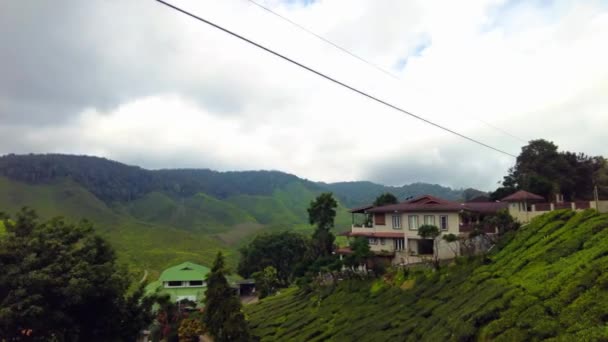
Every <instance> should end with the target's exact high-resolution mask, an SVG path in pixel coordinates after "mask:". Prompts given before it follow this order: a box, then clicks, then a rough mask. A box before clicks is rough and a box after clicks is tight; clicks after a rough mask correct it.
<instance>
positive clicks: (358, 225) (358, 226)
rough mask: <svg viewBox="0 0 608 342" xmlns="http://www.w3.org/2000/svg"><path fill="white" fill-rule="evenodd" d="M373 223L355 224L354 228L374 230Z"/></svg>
mask: <svg viewBox="0 0 608 342" xmlns="http://www.w3.org/2000/svg"><path fill="white" fill-rule="evenodd" d="M372 227H373V225H372V224H371V223H353V228H372Z"/></svg>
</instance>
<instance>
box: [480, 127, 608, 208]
mask: <svg viewBox="0 0 608 342" xmlns="http://www.w3.org/2000/svg"><path fill="white" fill-rule="evenodd" d="M604 162H605V160H604V158H602V157H591V156H587V155H585V154H584V153H573V152H567V151H566V152H559V151H558V147H557V145H555V144H554V143H552V142H550V141H546V140H543V139H538V140H532V141H530V142H529V143H528V145H526V146H524V147H523V148H522V151H521V153H520V154H519V156H518V157H517V160H516V163H515V166H514V167H512V168H511V169H509V173H508V174H507V175H506V176H505V177H504V179H503V181H502V186H501V187H500V188H498V189H497V190H496V191H495V192H494V193H492V195H491V198H492V199H494V200H500V199H501V198H503V197H505V196H507V195H510V194H511V193H513V192H515V191H517V190H520V189H523V190H527V191H530V192H533V193H536V194H539V195H541V196H543V197H545V198H546V199H548V200H550V199H552V198H553V197H554V195H555V194H558V193H559V194H562V195H564V198H565V199H566V200H575V199H591V198H592V194H593V187H594V183H595V184H598V183H597V181H594V180H597V173H598V170H600V169H601V168H602V166H603V165H604Z"/></svg>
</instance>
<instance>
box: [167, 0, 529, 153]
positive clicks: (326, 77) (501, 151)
mask: <svg viewBox="0 0 608 342" xmlns="http://www.w3.org/2000/svg"><path fill="white" fill-rule="evenodd" d="M156 1H157V2H160V3H161V4H163V5H165V6H167V7H170V8H172V9H174V10H176V11H178V12H181V13H183V14H185V15H187V16H189V17H191V18H194V19H196V20H199V21H201V22H203V23H205V24H207V25H210V26H213V27H215V28H216V29H218V30H220V31H223V32H225V33H228V34H229V35H231V36H233V37H236V38H238V39H240V40H242V41H244V42H247V43H249V44H251V45H253V46H255V47H257V48H260V49H262V50H264V51H266V52H268V53H270V54H272V55H275V56H276V57H279V58H281V59H283V60H285V61H287V62H290V63H292V64H295V65H297V66H299V67H300V68H302V69H305V70H307V71H310V72H312V73H313V74H315V75H317V76H320V77H322V78H324V79H326V80H328V81H331V82H333V83H335V84H338V85H340V86H342V87H344V88H346V89H349V90H351V91H353V92H355V93H357V94H359V95H363V96H365V97H367V98H369V99H371V100H374V101H376V102H379V103H381V104H383V105H385V106H387V107H390V108H392V109H394V110H397V111H399V112H401V113H403V114H406V115H409V116H411V117H413V118H416V119H418V120H420V121H423V122H426V123H427V124H429V125H432V126H435V127H437V128H439V129H442V130H444V131H446V132H449V133H452V134H454V135H457V136H459V137H461V138H463V139H466V140H469V141H471V142H473V143H476V144H478V145H481V146H484V147H486V148H489V149H491V150H494V151H496V152H499V153H502V154H505V155H507V156H510V157H513V158H517V156H515V155H513V154H511V153H508V152H505V151H503V150H501V149H498V148H496V147H493V146H490V145H488V144H486V143H483V142H481V141H479V140H476V139H474V138H471V137H468V136H466V135H464V134H461V133H458V132H456V131H453V130H451V129H449V128H447V127H444V126H441V125H439V124H436V123H434V122H432V121H430V120H427V119H425V118H423V117H421V116H418V115H416V114H413V113H411V112H408V111H407V110H404V109H401V108H399V107H397V106H395V105H392V104H390V103H388V102H386V101H384V100H381V99H379V98H377V97H375V96H373V95H370V94H368V93H366V92H364V91H361V90H359V89H357V88H354V87H352V86H349V85H348V84H346V83H343V82H341V81H338V80H336V79H334V78H332V77H330V76H327V75H325V74H323V73H321V72H319V71H317V70H315V69H312V68H310V67H308V66H306V65H304V64H302V63H299V62H297V61H295V60H293V59H291V58H289V57H286V56H284V55H282V54H280V53H278V52H275V51H273V50H271V49H269V48H267V47H265V46H263V45H260V44H258V43H256V42H254V41H252V40H250V39H248V38H245V37H243V36H241V35H239V34H238V33H235V32H232V31H230V30H228V29H226V28H224V27H222V26H220V25H217V24H215V23H213V22H211V21H209V20H206V19H203V18H201V17H199V16H197V15H195V14H193V13H190V12H188V11H186V10H184V9H181V8H179V7H177V6H174V5H172V4H170V3H168V2H165V1H163V0H156Z"/></svg>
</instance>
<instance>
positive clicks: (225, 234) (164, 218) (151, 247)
mask: <svg viewBox="0 0 608 342" xmlns="http://www.w3.org/2000/svg"><path fill="white" fill-rule="evenodd" d="M316 195H317V193H315V192H314V191H311V190H309V189H308V188H306V187H305V186H303V185H302V184H299V183H293V184H288V185H286V186H285V187H284V188H278V189H276V190H275V191H274V192H273V193H272V194H270V195H269V196H264V195H238V196H233V197H230V198H227V199H225V200H222V199H218V198H215V197H213V196H210V195H207V194H203V193H198V194H195V195H192V196H189V197H175V196H171V195H169V194H166V193H163V192H158V191H154V192H150V193H147V194H145V195H143V196H141V197H139V198H137V199H134V200H132V201H126V202H120V201H116V202H112V203H111V204H106V203H105V202H104V201H102V200H100V199H99V198H97V197H96V196H95V195H94V194H92V193H91V192H89V191H88V190H86V189H85V188H83V187H82V186H81V185H80V184H78V183H76V182H75V181H73V180H70V179H57V180H54V181H51V182H48V183H42V184H28V183H24V182H20V181H14V180H10V179H8V178H6V177H1V176H0V211H3V212H6V213H8V214H15V213H16V212H17V211H19V210H20V209H21V208H22V207H24V206H28V207H31V208H33V209H35V210H36V212H37V213H38V214H39V215H40V216H41V218H44V219H48V218H51V217H55V216H64V217H66V218H67V219H70V220H81V219H83V218H85V219H88V220H90V221H92V222H93V223H94V225H95V227H96V229H97V231H98V232H99V233H100V234H101V235H102V236H104V237H106V238H107V239H108V240H109V241H110V242H111V243H112V245H113V246H114V247H115V248H116V250H117V252H118V254H119V257H120V259H121V261H123V262H125V263H127V264H128V265H129V267H130V268H131V269H132V270H133V272H134V273H141V272H143V271H144V270H148V272H149V273H150V274H151V275H152V276H154V275H155V274H157V273H158V272H159V271H161V270H162V269H164V268H165V267H166V266H169V265H172V264H175V263H180V262H183V261H186V260H190V261H194V262H198V263H201V264H204V265H211V262H212V260H213V258H214V256H215V254H216V253H217V251H218V250H222V251H223V252H224V253H225V254H226V256H227V260H228V262H229V264H230V265H231V266H232V267H234V266H235V265H236V261H237V258H238V252H237V248H238V247H239V246H241V245H243V244H244V243H246V242H247V241H249V240H250V239H252V238H253V237H254V236H255V235H256V234H258V233H261V232H264V231H277V230H285V229H292V230H297V231H302V232H303V233H309V232H310V231H312V229H311V228H310V226H309V225H308V224H307V212H306V208H307V207H308V204H309V202H310V200H312V199H313V198H314V197H315V196H316ZM337 218H338V220H337V224H338V225H337V226H338V227H339V228H341V229H344V228H345V227H346V226H347V223H348V222H349V221H348V214H347V212H346V209H345V208H344V207H339V208H338V216H337Z"/></svg>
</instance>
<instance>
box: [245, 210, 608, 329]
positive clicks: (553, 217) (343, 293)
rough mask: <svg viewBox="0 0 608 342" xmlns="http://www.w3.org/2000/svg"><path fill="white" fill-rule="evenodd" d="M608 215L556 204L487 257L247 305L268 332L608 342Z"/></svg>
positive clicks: (294, 291) (258, 326)
mask: <svg viewBox="0 0 608 342" xmlns="http://www.w3.org/2000/svg"><path fill="white" fill-rule="evenodd" d="M607 227H608V214H602V215H599V214H597V212H595V211H593V210H587V211H584V212H580V213H574V212H572V211H570V210H561V211H554V212H551V213H550V214H545V215H543V216H540V217H538V218H536V219H535V220H534V221H533V222H532V223H530V224H528V225H526V226H523V227H522V228H520V230H519V231H517V232H516V233H513V232H511V233H509V235H507V236H505V237H504V238H503V240H502V241H501V242H500V243H499V244H498V245H497V246H496V248H494V250H492V252H491V254H490V255H489V256H488V257H487V258H485V259H482V258H479V259H476V260H473V261H466V260H460V261H459V262H458V264H456V265H453V266H450V267H444V268H442V269H441V270H440V271H437V272H433V271H431V270H430V269H427V270H418V271H411V272H410V273H409V274H405V275H404V274H403V273H402V272H400V273H389V274H388V275H385V276H384V277H383V278H382V279H377V280H344V281H341V282H339V283H338V285H337V286H336V287H335V288H333V287H331V286H326V287H321V288H317V289H315V290H313V291H312V292H306V291H301V290H298V289H296V288H293V289H290V290H287V291H283V293H282V294H280V295H277V296H274V297H268V298H267V299H264V300H262V301H261V302H260V303H258V304H254V305H250V306H248V307H246V313H247V316H248V318H249V320H250V324H251V327H252V329H253V333H254V334H255V335H257V336H258V337H260V338H261V340H262V341H326V340H331V341H540V340H548V341H549V340H550V341H606V340H607V339H608V328H607V324H608V252H607V251H608V229H607Z"/></svg>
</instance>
